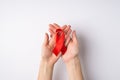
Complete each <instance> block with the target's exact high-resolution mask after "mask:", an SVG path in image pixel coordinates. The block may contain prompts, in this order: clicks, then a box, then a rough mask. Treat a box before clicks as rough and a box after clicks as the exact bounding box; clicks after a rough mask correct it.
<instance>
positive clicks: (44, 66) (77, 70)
mask: <svg viewBox="0 0 120 80" xmlns="http://www.w3.org/2000/svg"><path fill="white" fill-rule="evenodd" d="M58 28H61V29H63V31H64V32H65V46H67V51H66V52H65V54H64V55H61V52H60V53H59V55H58V56H55V55H54V54H53V53H52V49H53V48H54V47H53V46H54V45H55V31H56V29H58ZM49 32H50V33H51V35H50V38H49V36H48V34H47V33H46V34H45V39H44V42H43V45H42V50H41V53H42V57H41V61H40V68H39V74H38V80H52V74H53V68H54V64H55V63H56V62H57V60H58V59H59V58H60V57H62V59H63V61H64V63H65V64H66V68H67V72H68V76H69V80H83V76H82V70H81V65H80V59H79V57H78V54H79V44H78V39H77V36H76V31H73V32H72V30H71V28H70V25H64V26H63V27H60V26H59V25H58V24H56V23H54V24H50V25H49ZM71 32H72V37H70V34H71ZM61 75H62V74H61Z"/></svg>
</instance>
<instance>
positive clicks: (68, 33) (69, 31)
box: [65, 29, 72, 39]
mask: <svg viewBox="0 0 120 80" xmlns="http://www.w3.org/2000/svg"><path fill="white" fill-rule="evenodd" d="M71 32H72V30H71V29H69V30H68V32H67V34H66V36H65V39H67V38H68V37H69V36H70V34H71Z"/></svg>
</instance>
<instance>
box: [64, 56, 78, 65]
mask: <svg viewBox="0 0 120 80" xmlns="http://www.w3.org/2000/svg"><path fill="white" fill-rule="evenodd" d="M78 63H80V59H79V56H78V55H77V56H75V57H73V58H71V59H70V60H69V61H66V62H65V64H66V66H71V65H72V66H73V65H76V64H78Z"/></svg>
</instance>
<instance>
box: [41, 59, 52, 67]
mask: <svg viewBox="0 0 120 80" xmlns="http://www.w3.org/2000/svg"><path fill="white" fill-rule="evenodd" d="M40 64H41V65H45V66H46V67H49V68H52V67H54V64H52V63H51V62H50V61H49V60H48V59H43V58H42V59H41V61H40Z"/></svg>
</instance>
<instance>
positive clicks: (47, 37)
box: [43, 33, 49, 45]
mask: <svg viewBox="0 0 120 80" xmlns="http://www.w3.org/2000/svg"><path fill="white" fill-rule="evenodd" d="M48 43H49V36H48V34H47V33H45V38H44V42H43V44H44V45H48Z"/></svg>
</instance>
